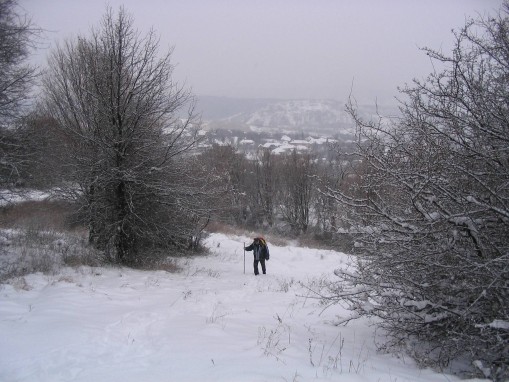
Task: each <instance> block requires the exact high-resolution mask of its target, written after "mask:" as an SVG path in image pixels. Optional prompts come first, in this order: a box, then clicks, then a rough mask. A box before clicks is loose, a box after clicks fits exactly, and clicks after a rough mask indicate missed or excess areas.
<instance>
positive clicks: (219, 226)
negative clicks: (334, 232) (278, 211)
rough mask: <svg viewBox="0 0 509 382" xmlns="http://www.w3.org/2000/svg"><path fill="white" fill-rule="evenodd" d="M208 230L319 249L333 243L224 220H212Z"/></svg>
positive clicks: (311, 236) (310, 236)
mask: <svg viewBox="0 0 509 382" xmlns="http://www.w3.org/2000/svg"><path fill="white" fill-rule="evenodd" d="M207 231H209V232H215V233H223V234H225V235H236V236H247V237H250V238H255V237H257V236H262V237H264V238H265V240H267V242H268V243H269V244H273V245H276V246H279V247H283V246H287V245H289V244H290V243H292V244H294V245H300V246H303V247H308V248H318V249H331V248H332V246H331V245H327V244H326V243H325V242H324V241H323V240H319V239H317V238H316V237H315V235H314V234H306V235H300V236H299V237H297V238H295V237H285V236H281V235H279V234H276V233H273V232H263V230H262V229H260V230H257V231H252V230H249V229H246V228H241V227H237V226H232V225H229V224H226V223H222V222H217V221H214V222H211V223H209V225H208V226H207Z"/></svg>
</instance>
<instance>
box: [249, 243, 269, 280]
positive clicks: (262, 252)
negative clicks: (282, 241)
mask: <svg viewBox="0 0 509 382" xmlns="http://www.w3.org/2000/svg"><path fill="white" fill-rule="evenodd" d="M244 249H245V250H246V251H253V256H254V261H253V268H254V274H255V276H258V274H259V271H258V263H260V264H261V266H262V272H263V274H266V273H267V270H266V268H265V260H269V247H268V246H267V242H266V241H265V239H264V238H262V237H255V238H254V239H253V243H252V244H251V245H249V246H247V247H245V248H244Z"/></svg>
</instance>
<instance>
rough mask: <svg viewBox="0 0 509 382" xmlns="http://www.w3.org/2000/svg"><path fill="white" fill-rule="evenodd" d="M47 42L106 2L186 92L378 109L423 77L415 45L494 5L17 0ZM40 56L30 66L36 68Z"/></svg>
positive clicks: (399, 0) (444, 43)
mask: <svg viewBox="0 0 509 382" xmlns="http://www.w3.org/2000/svg"><path fill="white" fill-rule="evenodd" d="M19 3H20V5H21V6H22V7H23V8H24V9H25V11H26V12H27V13H28V14H29V15H30V16H31V17H32V20H33V21H34V23H35V24H37V25H38V26H40V27H41V28H43V29H45V30H46V31H47V33H46V35H45V37H46V39H47V42H48V45H49V49H51V48H52V47H54V42H55V41H62V40H63V39H66V38H72V37H73V36H76V35H77V34H88V33H89V31H90V28H91V27H92V26H97V25H98V23H99V21H100V20H101V17H102V16H103V14H104V13H105V9H106V5H107V4H109V5H111V6H112V8H113V9H114V10H115V9H118V7H119V6H120V5H122V4H123V5H124V6H125V8H126V9H127V10H128V11H129V12H130V13H131V14H132V15H133V16H134V19H135V25H136V27H137V28H138V29H139V30H140V31H142V32H145V31H147V30H148V29H149V28H150V27H153V28H154V29H155V30H156V31H157V33H158V34H159V35H160V36H161V49H162V50H166V49H167V48H168V47H170V46H174V47H175V50H174V53H173V62H174V63H175V64H177V68H176V69H175V72H174V77H175V79H177V80H178V81H181V82H185V83H186V84H187V85H188V86H189V87H191V88H192V90H193V93H195V94H196V95H219V96H230V97H257V98H266V97H270V98H334V99H338V100H345V99H346V98H347V97H348V94H349V93H350V90H351V89H352V90H353V94H354V95H355V97H356V98H357V99H358V100H359V101H363V102H371V101H375V100H377V101H378V102H380V103H385V102H387V101H388V100H391V99H392V98H393V97H394V96H395V95H396V94H397V86H401V85H404V84H405V83H409V82H410V81H411V80H412V78H414V77H418V78H423V77H425V76H426V75H427V74H428V73H429V72H430V71H431V64H430V62H429V59H428V58H427V57H426V55H425V54H424V53H423V52H422V51H420V50H419V48H420V47H424V46H429V47H432V48H436V49H442V50H443V51H446V52H449V51H450V49H451V43H452V40H453V35H452V33H451V30H452V29H453V28H455V29H458V28H460V27H461V26H463V25H464V23H465V20H466V18H467V17H468V16H475V15H476V14H479V13H480V14H485V13H486V12H490V13H493V12H494V10H496V9H498V8H499V7H500V5H501V4H502V0H185V1H184V0H180V1H179V0H144V1H140V0H109V1H104V0H19ZM45 54H46V52H45V51H44V50H41V51H40V52H39V53H38V56H37V57H36V60H37V62H44V59H43V57H44V56H45Z"/></svg>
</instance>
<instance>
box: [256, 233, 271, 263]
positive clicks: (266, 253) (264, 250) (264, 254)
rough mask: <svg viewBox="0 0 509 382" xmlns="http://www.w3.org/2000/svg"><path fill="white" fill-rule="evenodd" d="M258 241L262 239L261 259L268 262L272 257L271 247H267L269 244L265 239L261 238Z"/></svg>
mask: <svg viewBox="0 0 509 382" xmlns="http://www.w3.org/2000/svg"><path fill="white" fill-rule="evenodd" d="M258 239H260V243H261V244H262V253H261V255H262V256H261V257H262V258H264V259H265V260H268V259H269V257H270V253H269V246H268V245H267V242H266V241H265V239H264V238H263V237H259V238H258Z"/></svg>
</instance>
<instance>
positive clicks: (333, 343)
mask: <svg viewBox="0 0 509 382" xmlns="http://www.w3.org/2000/svg"><path fill="white" fill-rule="evenodd" d="M244 242H246V244H247V243H249V242H250V240H249V239H248V238H246V237H237V236H226V235H223V234H213V235H211V236H210V237H209V238H208V239H206V242H205V244H206V245H207V246H208V247H209V248H210V249H211V254H210V255H209V256H206V257H205V256H204V257H197V258H193V259H180V260H179V261H180V265H181V267H182V269H183V270H182V272H180V273H166V272H163V271H157V272H153V271H137V270H131V269H126V268H114V267H110V268H106V267H105V268H88V267H81V268H77V269H73V268H64V269H62V270H61V271H60V272H59V273H58V274H56V275H43V274H33V275H28V276H25V277H24V278H23V279H17V280H12V281H11V282H10V283H9V284H4V285H0V381H51V382H55V381H93V382H100V381H122V382H128V381H137V382H138V381H239V382H242V381H312V380H330V381H345V382H351V381H355V382H357V381H363V382H369V381H373V382H382V381H391V382H404V381H412V382H414V381H423V382H424V381H429V382H436V381H459V378H457V377H454V376H451V375H444V374H439V373H436V372H433V371H431V370H420V369H418V368H417V367H416V366H415V364H414V362H413V361H412V360H411V359H409V358H408V357H400V358H398V357H396V356H394V355H389V354H380V353H378V352H377V351H376V346H375V340H377V341H381V340H382V339H381V338H380V337H377V336H376V331H375V328H374V326H372V325H371V324H372V323H371V322H369V321H367V320H365V319H363V320H359V321H355V322H351V323H350V324H349V325H348V326H346V327H344V326H340V327H337V326H334V325H332V324H331V322H333V321H334V320H335V319H336V317H337V316H338V315H339V316H346V315H348V313H349V312H347V311H344V310H343V309H342V308H341V307H340V306H334V307H332V308H329V309H327V310H325V311H323V312H322V310H323V307H322V306H320V305H319V303H318V301H317V300H315V299H312V298H309V291H308V290H307V289H306V288H305V287H304V285H306V284H308V283H309V282H312V281H313V280H315V279H318V278H322V277H331V276H330V275H331V274H332V271H333V269H334V268H337V267H340V266H346V264H347V263H348V261H349V260H348V257H347V256H346V255H344V254H340V253H337V252H333V251H327V250H317V249H308V248H300V247H291V246H286V247H277V246H274V245H271V259H270V261H268V263H267V265H268V272H267V273H268V274H267V275H260V276H256V277H255V276H254V275H253V274H252V260H251V259H252V254H251V253H249V252H248V253H246V274H244V272H243V268H244V266H243V249H242V248H243V243H244ZM269 244H270V243H269ZM301 282H302V283H303V284H304V285H303V284H301Z"/></svg>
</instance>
